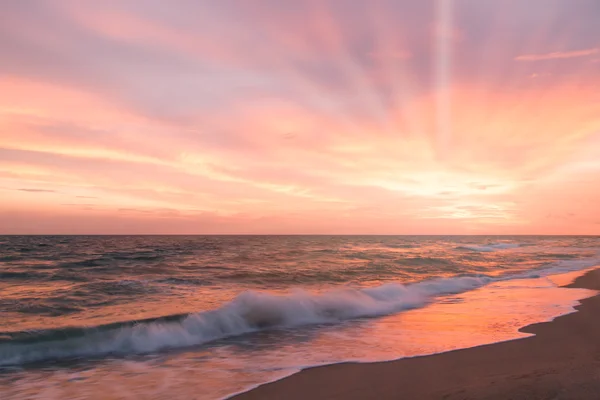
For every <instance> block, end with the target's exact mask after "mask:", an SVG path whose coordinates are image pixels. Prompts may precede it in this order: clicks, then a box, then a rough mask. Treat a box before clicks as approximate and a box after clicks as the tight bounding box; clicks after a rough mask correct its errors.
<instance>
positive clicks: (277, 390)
mask: <svg viewBox="0 0 600 400" xmlns="http://www.w3.org/2000/svg"><path fill="white" fill-rule="evenodd" d="M566 287H571V288H584V289H592V290H600V269H595V270H592V271H590V272H588V273H586V274H585V275H583V276H581V277H579V278H577V279H576V280H575V281H574V282H573V283H571V284H570V285H568V286H566ZM576 308H577V310H578V312H575V313H572V314H568V315H564V316H561V317H558V318H556V319H555V320H553V321H551V322H544V323H540V324H534V325H529V326H527V327H524V328H522V329H521V331H523V332H527V333H533V334H535V336H531V337H528V338H525V339H518V340H512V341H508V342H502V343H495V344H490V345H484V346H479V347H474V348H468V349H462V350H456V351H451V352H447V353H441V354H435V355H431V356H423V357H415V358H406V359H401V360H398V361H391V362H381V363H372V364H355V363H346V364H337V365H330V366H324V367H315V368H310V369H307V370H304V371H302V372H300V373H297V374H295V375H292V376H290V377H288V378H285V379H282V380H280V381H276V382H273V383H269V384H265V385H262V386H260V387H258V388H256V389H254V390H251V391H249V392H246V393H243V394H240V395H238V396H235V397H234V398H235V399H236V400H252V399H261V400H264V399H286V400H293V399H344V400H348V399H528V400H531V399H598V398H600V318H599V316H600V295H596V296H594V297H590V298H587V299H584V300H582V301H581V305H579V306H577V307H576Z"/></svg>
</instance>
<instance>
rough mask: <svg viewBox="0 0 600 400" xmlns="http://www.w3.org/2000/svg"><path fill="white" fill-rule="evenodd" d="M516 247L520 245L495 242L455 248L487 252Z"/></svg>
mask: <svg viewBox="0 0 600 400" xmlns="http://www.w3.org/2000/svg"><path fill="white" fill-rule="evenodd" d="M517 247H521V245H520V244H518V243H495V244H488V245H484V246H478V245H466V246H459V247H457V248H456V249H457V250H471V251H479V252H486V253H487V252H492V251H497V250H506V249H515V248H517Z"/></svg>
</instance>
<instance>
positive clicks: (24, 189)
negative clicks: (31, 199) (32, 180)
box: [17, 188, 56, 193]
mask: <svg viewBox="0 0 600 400" xmlns="http://www.w3.org/2000/svg"><path fill="white" fill-rule="evenodd" d="M17 190H18V191H20V192H31V193H56V190H50V189H30V188H22V189H17Z"/></svg>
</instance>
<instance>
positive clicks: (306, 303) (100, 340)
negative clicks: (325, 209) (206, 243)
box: [0, 275, 494, 366]
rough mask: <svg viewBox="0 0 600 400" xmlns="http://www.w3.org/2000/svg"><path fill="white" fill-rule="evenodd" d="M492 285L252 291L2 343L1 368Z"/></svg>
mask: <svg viewBox="0 0 600 400" xmlns="http://www.w3.org/2000/svg"><path fill="white" fill-rule="evenodd" d="M493 279H494V278H491V277H488V276H484V275H482V276H462V277H454V278H445V279H444V278H439V279H433V280H429V281H423V282H419V283H415V284H411V285H402V284H399V283H388V284H384V285H381V286H377V287H372V288H365V289H352V288H344V289H336V290H332V291H328V292H324V293H320V294H315V293H311V292H307V291H305V290H295V291H293V292H290V293H288V294H285V295H274V294H269V293H264V292H256V291H248V292H244V293H242V294H240V295H239V296H238V297H236V298H235V299H233V300H232V301H231V302H229V303H227V304H225V305H224V306H222V307H220V308H218V309H215V310H211V311H206V312H201V313H195V314H189V315H187V316H184V317H181V318H176V319H173V318H171V319H168V320H165V319H160V320H155V321H151V322H143V323H131V322H130V323H124V324H120V325H118V326H114V325H113V326H111V327H108V328H107V327H95V328H84V329H73V328H71V329H67V330H64V331H57V332H53V333H52V334H48V333H46V334H40V335H37V336H35V335H33V336H32V335H29V337H28V338H26V339H23V338H16V337H15V338H14V340H11V341H9V342H8V343H7V342H6V341H5V342H4V343H2V344H0V366H7V365H18V364H25V363H32V362H40V361H46V360H57V359H68V358H80V357H100V356H107V355H127V354H143V353H151V352H156V351H160V350H166V349H173V348H181V347H189V346H194V345H201V344H205V343H209V342H212V341H215V340H219V339H224V338H228V337H232V336H237V335H241V334H245V333H250V332H256V331H260V330H266V329H274V328H289V327H297V326H302V325H314V324H327V323H336V322H341V321H345V320H349V319H355V318H365V317H377V316H382V315H387V314H392V313H395V312H399V311H402V310H407V309H411V308H417V307H422V306H424V305H426V304H427V303H429V302H430V301H432V300H433V299H434V298H435V297H437V296H441V295H444V294H455V293H461V292H464V291H468V290H472V289H475V288H478V287H481V286H483V285H485V284H487V283H489V282H491V281H492V280H493Z"/></svg>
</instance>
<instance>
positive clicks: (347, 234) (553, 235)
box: [0, 233, 600, 237]
mask: <svg viewBox="0 0 600 400" xmlns="http://www.w3.org/2000/svg"><path fill="white" fill-rule="evenodd" d="M0 236H407V237H410V236H423V237H427V236H429V237H438V236H464V237H467V236H496V237H517V236H549V237H600V233H599V234H541V233H540V234H535V233H520V234H494V233H477V234H443V233H438V234H426V233H424V234H404V233H400V234H393V233H389V234H378V233H367V234H360V233H41V234H38V233H31V234H30V233H0Z"/></svg>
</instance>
